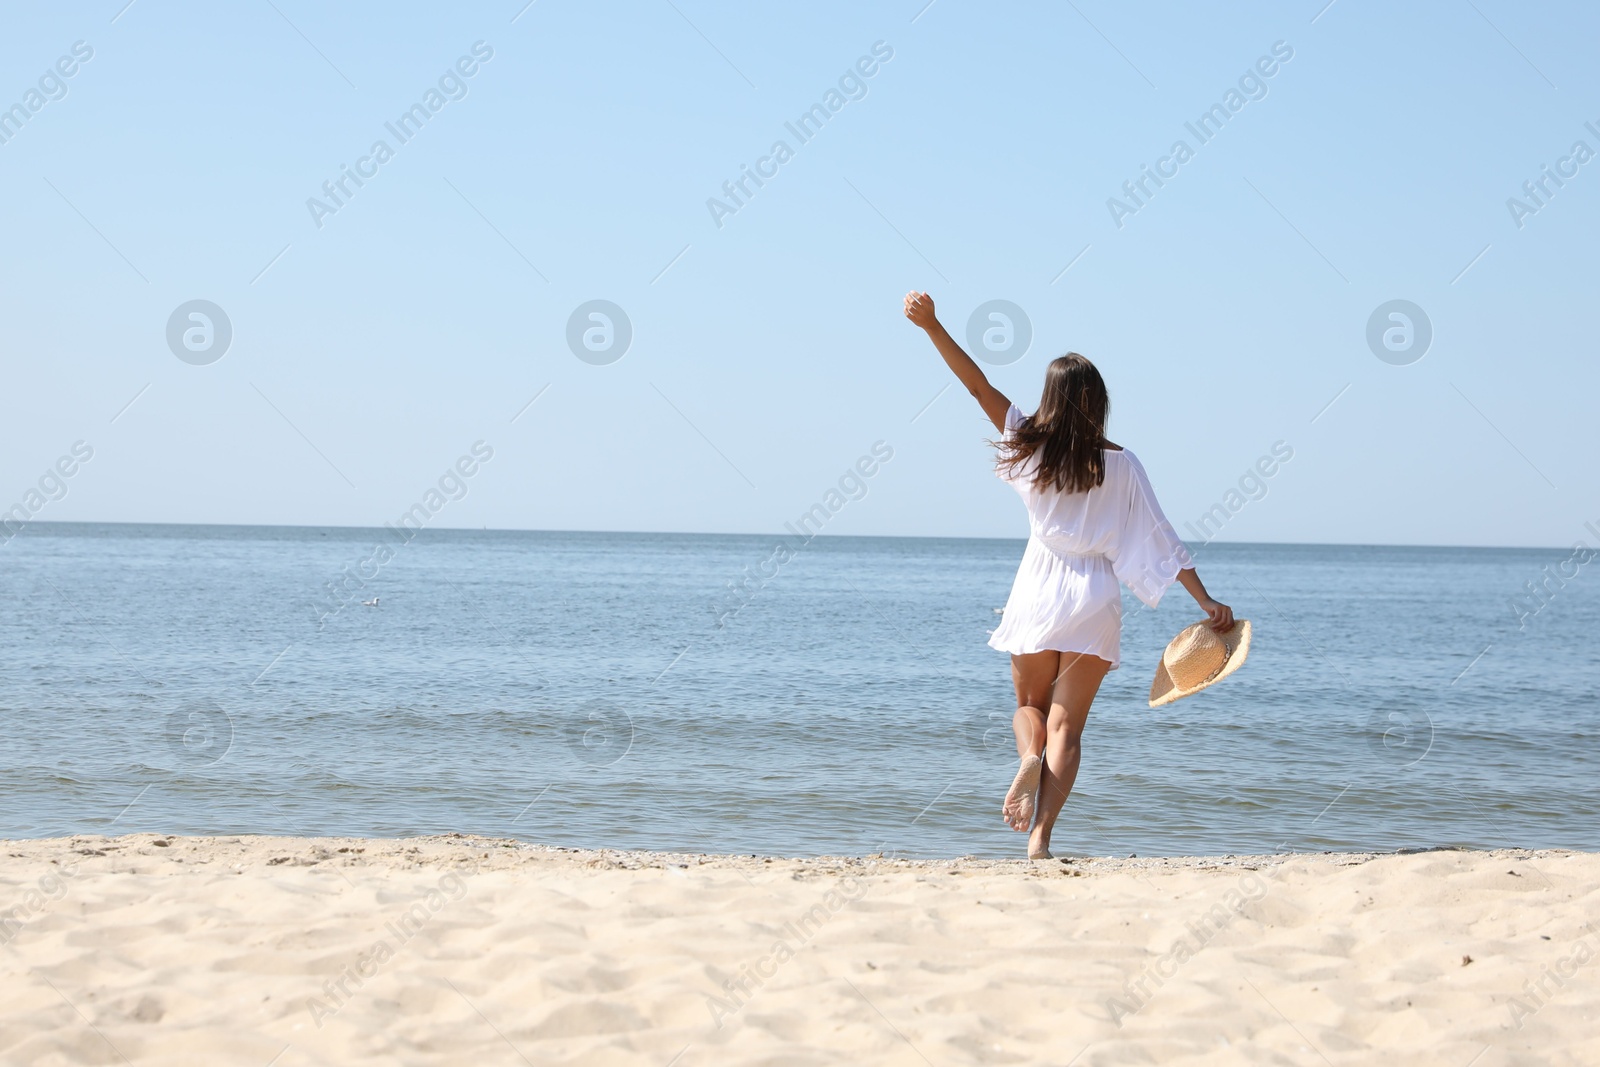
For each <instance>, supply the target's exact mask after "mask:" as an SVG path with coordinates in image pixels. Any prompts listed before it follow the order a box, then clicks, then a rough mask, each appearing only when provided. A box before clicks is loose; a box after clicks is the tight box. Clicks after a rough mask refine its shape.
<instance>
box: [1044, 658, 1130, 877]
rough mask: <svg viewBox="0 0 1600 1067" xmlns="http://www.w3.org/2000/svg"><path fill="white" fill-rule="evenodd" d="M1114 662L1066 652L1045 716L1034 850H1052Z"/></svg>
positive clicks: (1046, 853) (1046, 851) (1046, 852)
mask: <svg viewBox="0 0 1600 1067" xmlns="http://www.w3.org/2000/svg"><path fill="white" fill-rule="evenodd" d="M1110 669H1111V664H1110V663H1108V662H1107V661H1105V660H1103V659H1101V658H1100V657H1099V656H1089V655H1084V654H1081V653H1073V652H1064V653H1062V654H1061V671H1060V673H1059V674H1058V675H1057V676H1056V679H1055V685H1054V687H1053V691H1052V693H1051V695H1050V715H1049V717H1048V718H1047V719H1046V720H1045V733H1046V737H1045V746H1044V774H1043V777H1042V779H1041V783H1042V784H1041V787H1040V790H1039V803H1038V818H1037V819H1036V821H1035V822H1034V824H1033V833H1032V834H1030V835H1029V837H1028V855H1029V856H1032V857H1036V856H1047V855H1049V853H1050V831H1051V830H1053V829H1054V828H1055V825H1056V816H1058V815H1060V814H1061V806H1062V805H1063V804H1065V803H1066V802H1067V795H1068V794H1069V793H1071V792H1072V783H1073V782H1074V781H1076V780H1077V777H1078V762H1079V760H1080V759H1081V758H1082V755H1083V728H1084V726H1085V725H1086V724H1087V723H1088V721H1089V705H1090V704H1092V703H1094V697H1095V694H1096V693H1098V692H1099V691H1100V683H1101V682H1102V681H1103V680H1104V679H1105V676H1106V672H1107V671H1109V670H1110Z"/></svg>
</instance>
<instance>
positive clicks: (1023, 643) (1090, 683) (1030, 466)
mask: <svg viewBox="0 0 1600 1067" xmlns="http://www.w3.org/2000/svg"><path fill="white" fill-rule="evenodd" d="M905 311H906V318H908V319H910V320H911V321H912V322H913V323H915V324H916V325H918V326H920V327H922V329H924V330H925V331H927V334H928V338H929V339H930V340H931V341H933V344H934V347H936V348H937V349H938V350H939V354H940V355H941V356H943V357H944V361H945V363H946V364H948V365H949V367H950V369H951V370H952V371H953V372H955V376H956V377H957V378H958V379H960V381H961V384H962V385H964V386H966V387H967V392H969V393H971V394H972V395H973V397H974V398H976V399H977V401H978V404H979V405H980V406H982V408H983V413H984V414H985V415H987V416H988V417H989V421H990V422H992V423H994V427H995V429H996V430H998V431H1000V439H999V441H998V442H997V444H998V448H999V462H998V467H997V473H998V474H999V476H1000V477H1001V478H1003V479H1004V480H1005V481H1006V482H1008V483H1009V484H1010V485H1011V486H1012V488H1014V489H1016V491H1017V492H1018V493H1019V494H1021V496H1022V501H1023V503H1024V504H1025V505H1026V506H1027V509H1028V547H1027V549H1026V551H1024V552H1023V555H1022V565H1021V567H1019V568H1018V570H1017V578H1016V581H1015V583H1013V585H1012V587H1011V596H1010V598H1009V599H1008V600H1007V601H1006V606H1005V612H1004V615H1003V617H1002V619H1001V622H1000V626H999V628H998V629H997V630H995V632H994V636H993V637H991V638H990V639H989V645H990V647H992V648H996V649H999V650H1000V651H1002V652H1009V653H1011V678H1012V681H1013V682H1014V683H1015V685H1016V690H1017V711H1016V714H1015V715H1014V716H1013V717H1012V720H1011V727H1012V729H1013V730H1014V731H1015V732H1016V735H1017V755H1018V756H1019V757H1020V758H1021V765H1020V766H1019V767H1018V769H1017V776H1016V780H1015V781H1013V782H1012V783H1011V789H1010V790H1009V791H1008V792H1007V793H1006V799H1005V804H1004V805H1003V808H1002V814H1003V815H1004V816H1005V821H1006V822H1007V823H1008V824H1010V826H1011V827H1012V829H1014V830H1019V831H1021V830H1031V831H1032V832H1031V834H1030V835H1029V837H1028V856H1029V858H1031V859H1048V858H1050V832H1051V830H1052V829H1053V828H1054V827H1055V822H1056V817H1057V815H1059V814H1060V812H1061V806H1062V805H1063V804H1065V803H1066V800H1067V794H1068V793H1070V792H1071V791H1072V783H1073V780H1074V779H1076V778H1077V776H1078V761H1079V758H1080V756H1081V754H1082V739H1083V728H1084V725H1085V723H1087V722H1088V719H1089V705H1090V704H1091V703H1093V701H1094V696H1095V693H1096V692H1098V691H1099V689H1100V682H1101V680H1102V679H1104V678H1105V676H1106V672H1107V671H1113V670H1116V668H1117V664H1118V661H1119V659H1120V655H1121V645H1122V593H1121V590H1120V589H1119V588H1118V585H1117V582H1118V580H1119V579H1120V580H1121V581H1122V582H1124V583H1126V584H1127V586H1128V587H1129V588H1130V589H1132V590H1133V592H1134V593H1135V594H1136V595H1137V596H1138V597H1139V599H1140V600H1142V601H1144V602H1145V603H1146V604H1148V605H1150V606H1151V607H1155V606H1156V604H1157V603H1159V602H1160V600H1161V595H1162V593H1164V592H1165V591H1166V590H1167V588H1168V587H1169V586H1170V585H1171V584H1172V582H1173V580H1174V579H1176V580H1177V581H1179V582H1182V583H1183V587H1184V588H1185V589H1187V590H1188V591H1189V594H1190V595H1191V596H1193V597H1194V599H1195V602H1196V603H1197V604H1199V605H1200V609H1201V610H1202V611H1204V612H1205V613H1206V615H1207V616H1208V617H1209V622H1210V626H1211V629H1213V630H1214V631H1216V632H1218V633H1226V632H1227V631H1229V630H1231V629H1232V628H1233V609H1232V608H1230V607H1228V605H1226V604H1222V603H1219V602H1217V601H1215V600H1213V599H1212V598H1211V596H1210V595H1209V594H1207V593H1206V588H1205V586H1204V585H1202V584H1200V576H1199V575H1198V574H1196V573H1195V570H1194V566H1193V560H1192V559H1191V558H1190V556H1189V552H1188V549H1186V548H1185V547H1184V544H1183V542H1182V541H1181V540H1179V539H1178V535H1177V533H1176V532H1175V531H1174V530H1173V529H1172V524H1171V523H1169V522H1168V521H1167V519H1166V516H1165V515H1163V514H1162V513H1161V506H1160V505H1159V504H1157V503H1156V497H1155V492H1154V491H1153V490H1152V489H1151V488H1150V479H1149V478H1148V477H1147V476H1146V475H1145V472H1144V467H1143V466H1141V465H1140V463H1139V461H1138V460H1137V459H1135V458H1134V455H1133V453H1132V452H1129V451H1128V450H1127V449H1125V448H1123V447H1121V446H1120V445H1115V444H1112V443H1111V442H1110V441H1108V440H1106V438H1105V429H1106V416H1107V414H1108V412H1109V410H1110V399H1109V397H1108V396H1107V394H1106V386H1105V382H1103V381H1102V380H1101V378H1100V372H1099V371H1097V370H1096V369H1095V366H1094V364H1093V363H1090V362H1089V361H1088V360H1087V359H1085V358H1083V357H1082V356H1080V355H1078V354H1077V353H1075V352H1070V353H1068V354H1067V355H1065V356H1062V357H1060V358H1059V359H1055V360H1052V361H1051V362H1050V366H1049V367H1048V368H1047V369H1046V370H1045V376H1044V395H1043V396H1042V397H1041V398H1040V400H1039V409H1038V411H1036V412H1034V413H1033V414H1032V415H1024V414H1023V413H1022V410H1021V409H1020V408H1018V407H1017V406H1016V405H1015V404H1013V403H1012V402H1011V401H1010V400H1008V399H1006V397H1005V396H1004V394H1002V393H1001V392H1000V391H999V390H998V389H996V388H995V387H994V386H992V385H990V384H989V379H988V378H986V377H984V373H983V371H982V370H980V369H979V367H978V365H977V364H976V363H974V362H973V361H972V358H971V357H970V356H968V355H967V354H966V352H964V351H962V349H961V346H960V345H958V344H956V342H955V340H954V338H952V337H951V336H950V334H949V332H948V331H946V330H945V328H944V327H943V326H942V325H940V323H939V320H938V318H937V317H936V316H935V315H934V310H933V300H932V298H930V297H929V296H928V294H927V293H917V292H912V293H907V294H906V300H905Z"/></svg>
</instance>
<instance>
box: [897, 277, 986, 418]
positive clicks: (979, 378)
mask: <svg viewBox="0 0 1600 1067" xmlns="http://www.w3.org/2000/svg"><path fill="white" fill-rule="evenodd" d="M906 318H908V319H910V320H911V321H912V322H913V323H915V324H916V325H918V326H921V327H922V328H923V330H925V331H926V332H927V334H928V340H930V341H932V342H933V346H934V347H935V348H937V349H938V350H939V355H941V356H943V357H944V361H945V364H946V365H947V366H949V368H950V370H951V371H952V372H954V374H955V376H956V377H957V378H959V379H961V384H962V385H964V386H966V387H967V392H969V393H971V394H972V395H973V397H974V398H975V399H976V400H977V401H978V404H979V405H980V406H981V407H982V408H983V413H984V414H985V415H987V416H989V421H990V422H992V423H994V428H995V429H996V430H999V431H1000V432H1001V433H1004V432H1005V428H1006V412H1007V411H1010V410H1011V401H1010V400H1007V399H1006V395H1005V394H1004V393H1002V392H1001V391H1000V390H998V389H996V388H995V387H994V386H992V385H990V384H989V379H988V378H986V377H984V373H983V370H982V369H981V368H980V367H979V366H978V365H977V364H976V363H974V362H973V361H972V357H971V356H969V355H967V354H966V352H964V351H963V350H962V348H961V346H960V345H958V344H956V339H955V338H954V337H951V336H950V331H949V330H946V329H945V328H944V326H943V325H942V324H941V323H940V322H939V319H938V317H937V316H936V315H934V313H933V297H931V296H929V295H928V294H927V293H919V292H916V291H912V292H909V293H907V294H906Z"/></svg>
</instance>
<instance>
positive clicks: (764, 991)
mask: <svg viewBox="0 0 1600 1067" xmlns="http://www.w3.org/2000/svg"><path fill="white" fill-rule="evenodd" d="M4 852H5V861H4V865H3V867H0V911H3V917H0V942H3V944H4V951H3V952H0V967H3V968H4V986H5V995H4V997H3V1003H4V1007H3V1008H0V1058H3V1059H4V1062H6V1063H14V1064H37V1065H41V1067H42V1065H47V1064H66V1063H72V1064H79V1063H84V1064H108V1063H122V1062H130V1063H141V1064H142V1063H150V1064H156V1063H160V1064H186V1063H193V1064H202V1063H203V1064H224V1063H226V1064H273V1065H275V1067H298V1065H306V1064H348V1063H365V1062H372V1063H407V1064H462V1063H473V1064H485V1065H487V1064H498V1063H507V1064H509V1063H522V1062H527V1063H538V1064H544V1063H583V1064H638V1065H651V1067H665V1065H668V1064H672V1065H676V1067H690V1065H695V1064H746V1063H750V1064H754V1063H786V1064H805V1063H843V1062H849V1063H873V1064H877V1063H883V1064H938V1065H944V1064H961V1063H1045V1062H1048V1063H1055V1064H1067V1063H1077V1064H1083V1065H1090V1064H1118V1063H1163V1064H1173V1063H1217V1064H1223V1063H1246V1062H1247V1063H1285V1064H1289V1063H1297V1064H1312V1063H1323V1062H1327V1063H1334V1064H1337V1063H1370V1062H1374V1061H1375V1060H1376V1057H1377V1055H1378V1054H1380V1053H1385V1054H1388V1053H1394V1054H1399V1055H1400V1056H1401V1057H1403V1058H1401V1059H1399V1060H1397V1061H1396V1062H1403V1063H1407V1064H1413V1063H1429V1064H1435V1063H1436V1064H1446V1065H1450V1067H1467V1065H1469V1064H1471V1065H1473V1067H1495V1065H1498V1064H1509V1063H1557V1064H1593V1063H1597V1062H1600V1025H1596V1024H1597V1021H1600V1020H1597V1014H1600V981H1597V979H1600V967H1597V966H1594V959H1595V956H1596V954H1597V950H1600V935H1597V934H1596V932H1595V931H1594V929H1593V928H1592V927H1591V926H1590V925H1589V924H1590V923H1591V921H1592V920H1594V919H1595V918H1597V917H1600V894H1597V891H1596V890H1597V886H1600V857H1597V856H1595V855H1593V854H1588V853H1573V852H1525V851H1495V852H1460V851H1428V852H1417V853H1411V854H1404V855H1340V854H1323V855H1280V856H1257V857H1248V856H1230V857H1222V858H1178V859H1144V858H1137V857H1129V858H1119V859H1075V860H1072V861H1069V862H1060V861H1058V862H1055V863H1052V864H1040V865H1035V864H1029V863H1026V862H1022V861H989V860H974V859H962V860H951V861H907V860H899V859H894V858H887V857H866V858H855V859H826V858H825V859H804V860H793V859H776V858H773V859H766V858H761V857H726V856H722V857H712V856H698V855H673V854H663V853H638V852H612V851H603V852H584V851H572V850H561V849H551V848H543V847H536V846H529V845H526V844H522V843H518V842H512V841H503V840H491V839H486V838H476V837H468V836H455V835H452V836H446V837H427V838H414V839H402V840H363V839H345V838H315V839H312V838H274V837H231V838H185V837H162V836H157V835H151V834H137V835H130V836H125V837H116V838H106V837H73V838H60V839H53V840H37V841H11V842H6V843H5V849H4Z"/></svg>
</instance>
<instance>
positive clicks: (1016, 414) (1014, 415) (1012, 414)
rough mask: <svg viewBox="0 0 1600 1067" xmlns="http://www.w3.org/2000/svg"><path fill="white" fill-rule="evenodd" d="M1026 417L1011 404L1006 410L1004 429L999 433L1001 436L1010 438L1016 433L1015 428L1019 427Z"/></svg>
mask: <svg viewBox="0 0 1600 1067" xmlns="http://www.w3.org/2000/svg"><path fill="white" fill-rule="evenodd" d="M1027 417H1028V416H1026V415H1024V414H1023V413H1022V409H1021V408H1019V407H1017V405H1015V404H1012V405H1011V406H1010V407H1009V408H1007V409H1006V428H1005V429H1004V430H1002V431H1001V436H1004V437H1010V436H1011V435H1012V434H1014V433H1016V432H1017V427H1018V426H1021V425H1022V420H1023V419H1025V418H1027Z"/></svg>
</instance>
